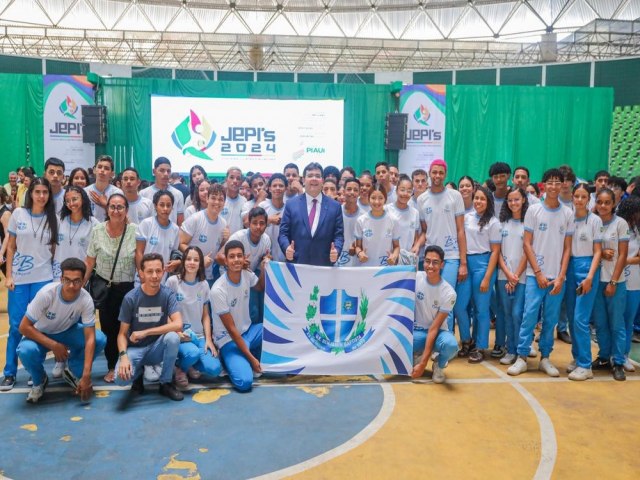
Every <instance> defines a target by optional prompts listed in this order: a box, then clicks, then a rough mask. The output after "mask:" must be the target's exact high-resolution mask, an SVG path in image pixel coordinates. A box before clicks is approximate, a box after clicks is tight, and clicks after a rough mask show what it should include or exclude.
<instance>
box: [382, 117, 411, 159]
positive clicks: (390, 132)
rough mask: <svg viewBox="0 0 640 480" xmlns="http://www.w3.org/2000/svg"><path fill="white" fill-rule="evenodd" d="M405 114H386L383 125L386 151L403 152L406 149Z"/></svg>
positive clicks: (407, 118) (406, 119)
mask: <svg viewBox="0 0 640 480" xmlns="http://www.w3.org/2000/svg"><path fill="white" fill-rule="evenodd" d="M408 121H409V115H407V114H406V113H387V119H386V121H385V125H384V148H385V149H386V150H404V149H405V148H407V122H408Z"/></svg>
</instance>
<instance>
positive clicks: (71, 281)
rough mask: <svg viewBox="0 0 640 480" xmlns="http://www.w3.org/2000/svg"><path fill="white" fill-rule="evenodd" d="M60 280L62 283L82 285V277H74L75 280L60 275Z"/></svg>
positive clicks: (75, 285)
mask: <svg viewBox="0 0 640 480" xmlns="http://www.w3.org/2000/svg"><path fill="white" fill-rule="evenodd" d="M60 281H61V282H62V284H63V285H72V286H74V287H79V286H80V285H82V282H83V280H82V278H76V279H75V280H71V279H70V278H66V277H62V279H61V280H60Z"/></svg>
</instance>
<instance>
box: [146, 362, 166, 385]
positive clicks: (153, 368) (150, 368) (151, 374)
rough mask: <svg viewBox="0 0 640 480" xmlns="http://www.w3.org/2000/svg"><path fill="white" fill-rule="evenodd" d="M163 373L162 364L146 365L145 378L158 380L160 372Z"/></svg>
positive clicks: (150, 381)
mask: <svg viewBox="0 0 640 480" xmlns="http://www.w3.org/2000/svg"><path fill="white" fill-rule="evenodd" d="M161 373H162V366H161V365H145V366H144V379H145V380H146V381H147V382H149V383H153V382H157V381H158V380H160V374H161Z"/></svg>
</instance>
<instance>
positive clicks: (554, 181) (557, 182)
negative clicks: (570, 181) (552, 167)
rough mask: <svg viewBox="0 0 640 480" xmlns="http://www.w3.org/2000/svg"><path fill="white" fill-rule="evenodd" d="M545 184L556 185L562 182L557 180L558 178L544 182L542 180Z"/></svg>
mask: <svg viewBox="0 0 640 480" xmlns="http://www.w3.org/2000/svg"><path fill="white" fill-rule="evenodd" d="M544 183H545V185H551V186H554V187H555V186H558V185H562V182H560V181H558V180H548V181H546V182H544Z"/></svg>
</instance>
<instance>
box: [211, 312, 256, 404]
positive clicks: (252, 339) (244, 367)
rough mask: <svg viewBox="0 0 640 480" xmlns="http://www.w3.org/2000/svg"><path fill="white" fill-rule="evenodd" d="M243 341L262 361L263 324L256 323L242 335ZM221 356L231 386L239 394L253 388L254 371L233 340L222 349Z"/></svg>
mask: <svg viewBox="0 0 640 480" xmlns="http://www.w3.org/2000/svg"><path fill="white" fill-rule="evenodd" d="M242 340H243V341H244V342H245V344H246V345H247V347H249V350H250V351H251V354H252V355H253V356H254V357H256V358H257V359H260V354H261V353H262V324H261V323H254V324H253V325H251V326H250V327H249V330H247V331H246V332H244V333H243V334H242ZM220 356H221V357H222V362H223V363H224V365H225V367H226V369H227V372H228V373H229V380H231V384H232V385H233V386H234V387H235V389H236V390H238V391H239V392H248V391H250V390H251V387H252V386H253V369H252V368H251V364H250V363H249V360H247V357H245V356H244V354H243V353H242V352H241V351H240V349H239V348H238V346H237V345H236V342H234V341H233V340H232V341H230V342H229V343H226V344H225V345H223V346H222V348H221V349H220Z"/></svg>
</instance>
